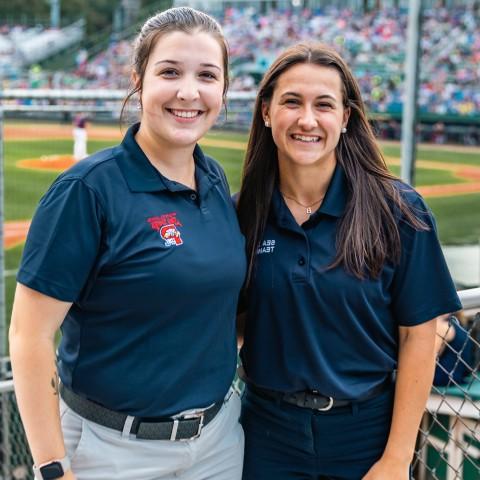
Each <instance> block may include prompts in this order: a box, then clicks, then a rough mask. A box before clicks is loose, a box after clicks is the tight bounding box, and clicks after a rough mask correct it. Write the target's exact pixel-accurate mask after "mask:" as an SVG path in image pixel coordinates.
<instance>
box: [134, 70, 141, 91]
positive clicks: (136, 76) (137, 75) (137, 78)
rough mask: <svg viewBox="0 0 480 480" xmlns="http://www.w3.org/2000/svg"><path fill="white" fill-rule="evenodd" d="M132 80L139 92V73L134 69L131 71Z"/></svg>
mask: <svg viewBox="0 0 480 480" xmlns="http://www.w3.org/2000/svg"><path fill="white" fill-rule="evenodd" d="M132 82H133V84H134V85H135V88H136V89H138V91H139V92H141V90H142V82H141V80H140V75H139V74H138V73H137V72H136V71H135V70H133V71H132Z"/></svg>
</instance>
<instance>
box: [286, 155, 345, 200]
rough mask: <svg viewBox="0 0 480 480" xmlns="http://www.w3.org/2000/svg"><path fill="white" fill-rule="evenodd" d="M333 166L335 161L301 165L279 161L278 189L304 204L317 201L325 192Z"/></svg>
mask: <svg viewBox="0 0 480 480" xmlns="http://www.w3.org/2000/svg"><path fill="white" fill-rule="evenodd" d="M335 166H336V161H334V162H331V163H329V164H328V165H321V166H318V165H313V166H302V167H299V166H296V165H295V166H293V167H292V165H291V164H290V163H289V164H284V163H281V162H279V174H280V181H279V188H280V191H281V192H282V193H283V194H285V195H288V196H289V197H293V198H294V199H295V200H297V201H299V202H301V203H302V204H305V205H311V204H313V203H315V202H318V201H319V200H320V199H323V197H324V196H325V194H326V193H327V189H328V186H329V184H330V180H331V179H332V176H333V172H334V170H335Z"/></svg>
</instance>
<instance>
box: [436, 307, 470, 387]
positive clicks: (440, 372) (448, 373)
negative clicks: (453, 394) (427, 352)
mask: <svg viewBox="0 0 480 480" xmlns="http://www.w3.org/2000/svg"><path fill="white" fill-rule="evenodd" d="M458 318H460V319H462V318H463V315H462V312H456V313H455V314H446V315H441V316H440V317H438V318H437V339H436V345H435V349H436V353H437V356H438V361H437V367H436V369H435V377H434V379H433V384H434V385H436V386H445V385H449V384H452V385H457V384H461V383H464V382H465V379H466V377H468V376H469V375H470V374H471V373H472V371H473V369H474V365H473V363H474V350H473V347H474V344H473V342H472V340H471V339H470V336H469V334H468V332H467V331H466V330H465V328H464V327H463V326H462V324H461V323H460V322H459V320H458Z"/></svg>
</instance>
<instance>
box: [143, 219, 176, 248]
mask: <svg viewBox="0 0 480 480" xmlns="http://www.w3.org/2000/svg"><path fill="white" fill-rule="evenodd" d="M147 220H148V222H149V223H150V225H151V227H152V229H153V230H156V231H157V232H158V233H159V234H160V237H161V238H162V240H164V241H165V246H166V247H178V246H179V245H182V244H183V240H182V237H181V233H180V231H179V230H178V228H177V227H181V226H182V224H181V222H180V221H179V220H178V219H177V214H176V212H172V213H166V214H164V215H160V216H158V217H150V218H148V219H147Z"/></svg>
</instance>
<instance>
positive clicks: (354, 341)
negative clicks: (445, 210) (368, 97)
mask: <svg viewBox="0 0 480 480" xmlns="http://www.w3.org/2000/svg"><path fill="white" fill-rule="evenodd" d="M238 214H239V219H240V226H241V228H242V230H243V233H244V234H245V236H246V242H247V256H248V261H249V268H248V280H247V286H246V312H245V330H244V344H243V347H242V351H241V357H242V361H243V367H244V371H245V379H246V382H247V388H246V395H245V397H244V403H243V411H242V417H241V421H242V424H243V427H244V431H245V436H246V449H245V463H244V477H243V478H244V479H246V480H254V479H255V480H258V479H273V478H274V479H275V480H283V479H285V480H286V479H288V480H290V479H292V480H293V479H307V478H308V479H341V480H359V479H368V480H380V479H382V480H385V479H388V480H406V479H407V478H409V467H410V462H411V459H412V456H413V452H414V445H415V439H416V435H417V430H418V426H419V422H420V418H421V415H422V412H423V410H424V407H425V403H426V400H427V397H428V393H429V389H430V386H431V382H432V376H433V369H434V343H435V320H434V319H435V317H437V316H438V315H440V314H442V313H445V312H450V311H453V310H456V309H458V308H460V302H459V299H458V297H457V294H456V292H455V288H454V285H453V283H452V280H451V278H450V275H449V272H448V270H447V267H446V264H445V261H444V258H443V255H442V252H441V248H440V245H439V242H438V239H437V235H436V230H435V224H434V220H433V217H432V215H431V213H430V211H429V209H428V207H427V206H426V205H425V203H424V202H423V200H422V198H421V197H420V195H419V194H418V193H417V192H415V191H414V190H413V189H412V188H410V187H409V186H408V185H406V184H404V183H402V182H401V181H399V180H398V179H396V178H395V177H394V176H393V175H392V174H390V173H389V171H388V169H387V166H386V164H385V161H384V159H383V157H382V154H381V152H380V150H379V147H378V145H377V143H376V141H375V138H374V135H373V133H372V130H371V128H370V125H369V123H368V120H367V117H366V113H365V108H364V104H363V101H362V99H361V96H360V91H359V87H358V84H357V82H356V80H355V79H354V77H353V75H352V73H351V71H350V69H349V68H348V66H347V65H346V64H345V62H344V61H343V59H342V58H341V57H340V56H339V55H338V54H337V53H336V52H335V51H334V50H333V49H330V48H328V47H326V46H324V45H317V44H312V45H307V44H299V45H296V46H293V47H291V48H289V49H288V50H286V51H285V52H284V53H282V54H281V55H280V56H279V57H278V58H277V59H276V60H275V61H274V63H273V65H272V66H271V67H270V68H269V70H268V71H267V73H266V74H265V76H264V78H263V81H262V83H261V85H260V90H259V93H258V98H257V102H256V105H255V111H254V119H253V125H252V130H251V136H250V141H249V145H248V151H247V155H246V161H245V166H244V172H243V182H242V187H241V191H240V194H239V198H238Z"/></svg>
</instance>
